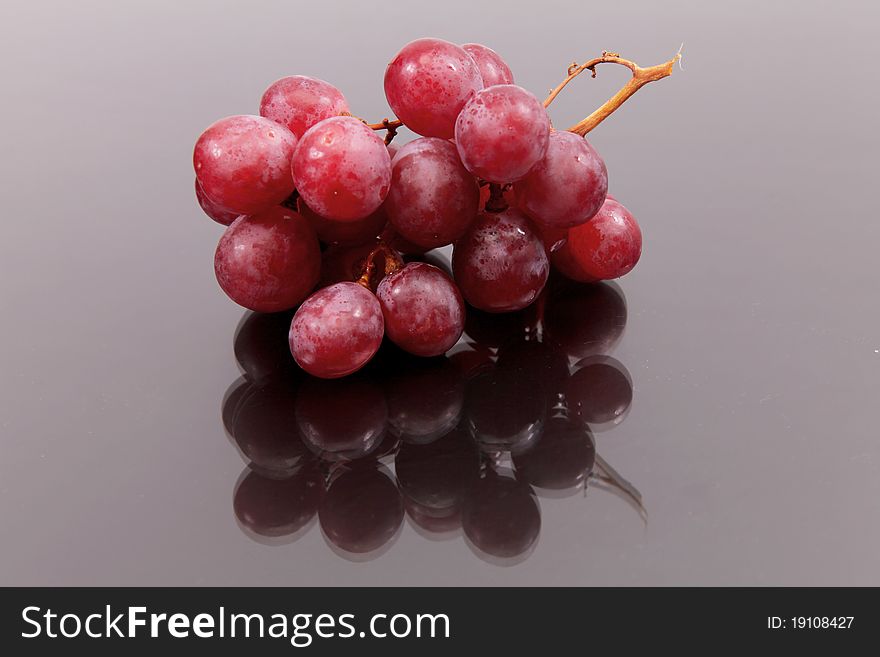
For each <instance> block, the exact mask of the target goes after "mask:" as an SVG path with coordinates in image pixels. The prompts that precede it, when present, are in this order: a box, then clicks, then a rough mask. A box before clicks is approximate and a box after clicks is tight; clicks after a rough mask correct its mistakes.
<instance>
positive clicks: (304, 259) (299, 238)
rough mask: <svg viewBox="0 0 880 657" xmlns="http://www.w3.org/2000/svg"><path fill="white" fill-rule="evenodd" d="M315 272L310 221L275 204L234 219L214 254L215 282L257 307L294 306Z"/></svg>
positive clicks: (317, 256)
mask: <svg viewBox="0 0 880 657" xmlns="http://www.w3.org/2000/svg"><path fill="white" fill-rule="evenodd" d="M320 271H321V249H320V247H319V245H318V239H317V238H316V237H315V233H314V231H313V230H312V228H311V226H309V223H308V222H307V221H306V220H305V219H304V218H303V217H301V216H300V215H298V214H297V213H296V212H294V211H292V210H288V209H286V208H282V207H280V206H276V207H274V208H272V209H270V210H268V211H266V212H262V213H260V214H256V215H252V216H243V217H239V218H238V219H236V220H235V221H234V222H233V223H232V225H231V226H229V228H227V229H226V231H225V232H224V233H223V236H222V237H221V238H220V242H219V243H218V244H217V251H216V252H215V254H214V272H215V274H216V276H217V282H218V283H219V284H220V287H221V288H222V289H223V291H224V292H226V294H227V295H229V298H230V299H232V300H233V301H235V302H236V303H237V304H239V305H240V306H244V307H245V308H250V309H251V310H256V311H257V312H264V313H271V312H278V311H281V310H287V309H288V308H293V307H294V306H296V305H297V304H298V303H299V302H300V301H302V300H303V299H305V297H306V295H308V293H309V292H311V291H312V289H313V288H314V287H315V284H316V283H317V282H318V277H319V275H320Z"/></svg>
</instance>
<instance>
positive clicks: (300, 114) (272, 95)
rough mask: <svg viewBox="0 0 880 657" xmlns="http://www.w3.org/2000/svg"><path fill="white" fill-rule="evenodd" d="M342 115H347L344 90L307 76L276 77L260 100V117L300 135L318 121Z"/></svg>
mask: <svg viewBox="0 0 880 657" xmlns="http://www.w3.org/2000/svg"><path fill="white" fill-rule="evenodd" d="M340 114H348V103H347V102H346V101H345V97H344V96H343V95H342V92H341V91H339V89H337V88H336V87H334V86H333V85H332V84H330V83H329V82H324V81H323V80H319V79H317V78H311V77H308V76H306V75H291V76H289V77H286V78H281V79H280V80H276V81H275V82H273V83H272V84H271V85H269V88H268V89H266V91H265V92H264V93H263V98H262V99H261V100H260V116H265V117H266V118H267V119H272V120H273V121H276V122H278V123H280V124H281V125H283V126H286V127H287V129H288V130H290V131H291V132H292V133H293V134H295V135H296V136H297V137H298V138H299V137H302V136H303V135H304V134H305V132H306V130H308V129H309V128H311V127H312V126H313V125H315V124H316V123H318V122H319V121H323V120H324V119H329V118H330V117H331V116H339V115H340Z"/></svg>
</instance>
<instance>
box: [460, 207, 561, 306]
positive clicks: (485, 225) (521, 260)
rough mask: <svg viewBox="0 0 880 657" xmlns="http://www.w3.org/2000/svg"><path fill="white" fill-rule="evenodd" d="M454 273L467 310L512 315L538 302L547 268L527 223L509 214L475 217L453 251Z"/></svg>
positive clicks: (514, 212) (509, 211) (538, 241)
mask: <svg viewBox="0 0 880 657" xmlns="http://www.w3.org/2000/svg"><path fill="white" fill-rule="evenodd" d="M452 270H453V272H454V273H455V282H456V283H458V286H459V288H460V289H461V292H462V294H463V295H464V298H465V299H467V302H468V303H469V304H471V305H472V306H474V307H476V308H479V309H480V310H485V311H488V312H510V311H512V310H520V309H522V308H525V307H526V306H528V305H529V304H530V303H532V302H533V301H534V300H535V299H536V298H537V297H538V295H539V294H540V293H541V290H542V289H544V284H545V283H546V282H547V275H548V273H549V271H550V265H549V263H548V261H547V254H546V253H545V252H544V245H543V243H542V242H541V238H540V237H538V235H537V234H536V233H535V231H534V230H533V228H532V226H531V224H530V223H529V220H528V219H527V218H526V217H525V216H523V215H522V214H521V213H520V212H518V211H517V210H514V209H512V208H509V209H507V210H505V211H504V212H500V213H497V214H494V213H490V212H483V213H480V214H479V215H477V219H476V221H475V222H474V223H473V224H472V225H471V227H470V229H469V230H468V232H467V233H465V235H464V236H463V237H462V238H461V239H460V240H459V241H458V242H457V243H456V245H455V249H454V250H453V252H452Z"/></svg>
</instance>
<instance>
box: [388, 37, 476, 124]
mask: <svg viewBox="0 0 880 657" xmlns="http://www.w3.org/2000/svg"><path fill="white" fill-rule="evenodd" d="M482 88H483V78H482V77H481V76H480V70H479V68H478V67H477V64H476V62H475V61H474V60H473V58H472V57H471V56H470V55H469V54H468V53H467V51H465V50H464V48H461V47H460V46H457V45H455V44H454V43H450V42H449V41H444V40H442V39H417V40H415V41H411V42H410V43H408V44H406V45H405V46H404V47H403V48H402V49H401V51H400V52H399V53H397V56H395V58H394V59H393V60H391V63H390V64H388V68H387V69H386V70H385V97H386V98H387V99H388V104H389V105H390V106H391V109H392V111H393V112H394V114H396V115H397V118H399V119H400V120H401V121H402V122H403V124H404V125H405V126H406V127H407V128H409V129H410V130H412V131H413V132H416V133H418V134H420V135H423V136H425V137H441V138H443V139H449V138H451V137H452V135H453V133H454V131H455V118H456V117H457V116H458V113H459V112H460V111H461V108H462V107H463V106H464V104H465V103H466V102H467V100H468V98H470V97H471V95H472V94H473V93H474V92H475V91H478V90H480V89H482Z"/></svg>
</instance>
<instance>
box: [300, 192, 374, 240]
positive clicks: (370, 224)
mask: <svg viewBox="0 0 880 657" xmlns="http://www.w3.org/2000/svg"><path fill="white" fill-rule="evenodd" d="M297 207H298V208H299V213H300V214H301V215H302V216H304V217H305V218H306V219H308V220H309V223H310V224H311V225H312V228H314V229H315V233H317V235H318V239H319V240H321V241H322V242H324V244H330V245H333V246H358V245H360V244H364V243H366V242H370V241H375V239H376V238H377V237H378V236H379V234H380V233H381V232H382V229H383V228H385V224H387V223H388V215H387V214H386V213H385V210H384V209H383V208H381V207H380V208H379V209H378V210H376V211H375V212H374V213H372V214H371V215H369V216H367V217H364V218H363V219H356V220H355V221H334V220H333V219H327V218H325V217H322V216H321V215H319V214H318V213H317V212H315V211H314V210H312V209H311V208H310V207H309V206H308V205H306V204H305V203H303V200H302V199H299V202H298V203H297Z"/></svg>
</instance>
